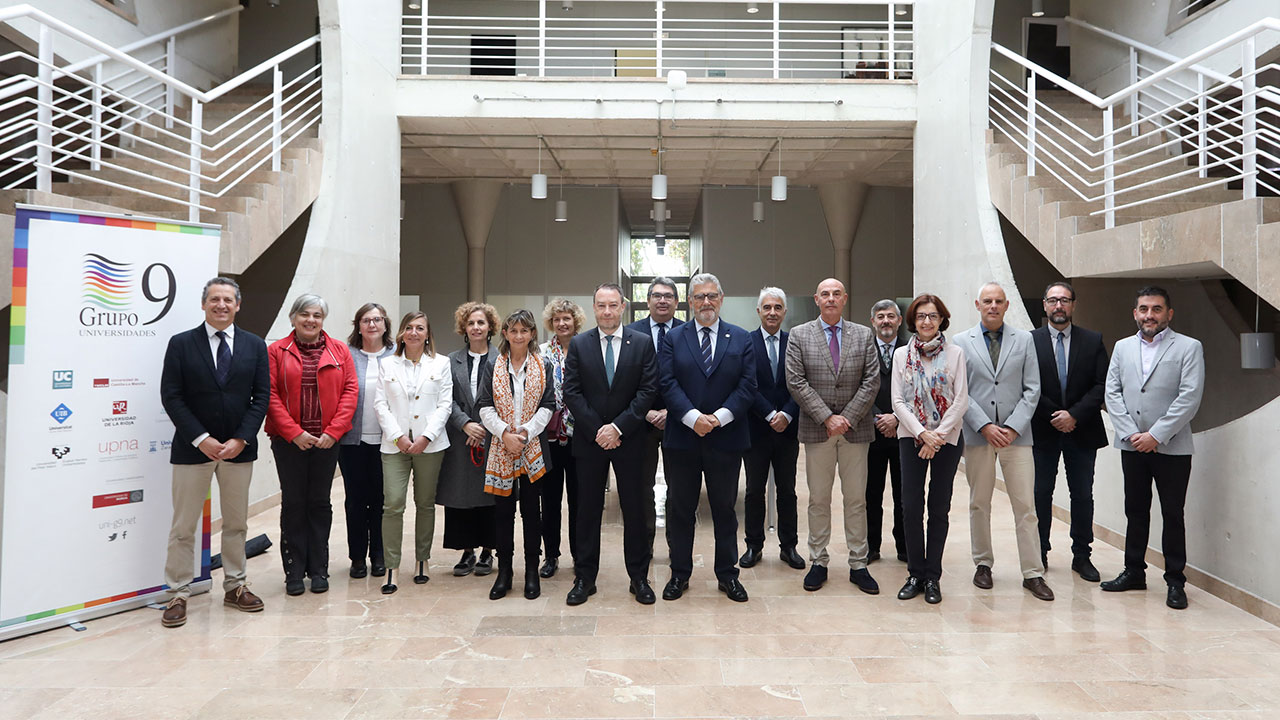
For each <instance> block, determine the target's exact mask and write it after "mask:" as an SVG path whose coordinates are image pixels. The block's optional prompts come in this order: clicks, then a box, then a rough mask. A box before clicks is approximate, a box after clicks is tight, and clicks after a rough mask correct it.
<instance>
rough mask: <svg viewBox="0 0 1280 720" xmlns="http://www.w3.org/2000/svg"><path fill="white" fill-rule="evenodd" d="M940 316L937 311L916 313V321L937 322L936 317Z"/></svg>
mask: <svg viewBox="0 0 1280 720" xmlns="http://www.w3.org/2000/svg"><path fill="white" fill-rule="evenodd" d="M940 317H942V316H941V315H939V314H938V313H917V314H916V322H918V323H919V322H938V318H940Z"/></svg>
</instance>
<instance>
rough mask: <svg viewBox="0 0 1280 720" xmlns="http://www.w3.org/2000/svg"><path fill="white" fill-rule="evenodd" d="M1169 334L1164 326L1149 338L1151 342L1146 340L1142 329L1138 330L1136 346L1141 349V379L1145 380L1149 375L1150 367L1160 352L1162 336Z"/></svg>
mask: <svg viewBox="0 0 1280 720" xmlns="http://www.w3.org/2000/svg"><path fill="white" fill-rule="evenodd" d="M1168 334H1169V328H1167V327H1166V328H1165V329H1163V330H1161V331H1160V332H1158V333H1156V336H1155V337H1153V338H1151V342H1147V338H1146V337H1145V336H1143V334H1142V331H1141V330H1139V331H1138V347H1139V348H1141V350H1142V381H1143V382H1146V381H1147V378H1149V377H1151V368H1152V367H1154V366H1155V362H1156V355H1158V354H1160V343H1162V342H1164V337H1165V336H1166V335H1168Z"/></svg>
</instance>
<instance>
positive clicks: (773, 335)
mask: <svg viewBox="0 0 1280 720" xmlns="http://www.w3.org/2000/svg"><path fill="white" fill-rule="evenodd" d="M760 335H762V336H763V337H764V339H766V340H768V339H769V338H777V339H778V342H782V328H778V332H776V333H771V332H768V331H766V330H765V329H764V328H763V327H761V328H760Z"/></svg>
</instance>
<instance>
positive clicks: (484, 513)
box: [442, 505, 497, 550]
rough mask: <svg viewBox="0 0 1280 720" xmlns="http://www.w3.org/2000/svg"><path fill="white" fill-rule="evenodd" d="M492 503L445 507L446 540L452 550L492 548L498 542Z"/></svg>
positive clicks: (444, 543)
mask: <svg viewBox="0 0 1280 720" xmlns="http://www.w3.org/2000/svg"><path fill="white" fill-rule="evenodd" d="M494 517H495V516H494V510H493V506H492V505H481V506H479V507H469V508H453V507H448V506H445V509H444V542H443V543H442V544H443V545H444V546H445V547H446V548H448V549H450V550H475V549H476V548H492V547H493V546H494V545H495V544H496V537H495V535H494V533H495V527H496V522H497V521H496V520H494Z"/></svg>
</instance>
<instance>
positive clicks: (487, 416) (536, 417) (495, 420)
mask: <svg viewBox="0 0 1280 720" xmlns="http://www.w3.org/2000/svg"><path fill="white" fill-rule="evenodd" d="M468 352H469V351H468ZM530 366H533V367H530ZM529 370H533V371H534V372H542V371H543V365H542V361H541V359H540V358H539V356H538V355H535V354H534V353H529V354H528V355H525V357H524V362H523V363H521V365H520V367H518V368H511V404H512V407H514V408H515V411H516V421H517V423H516V426H515V427H516V430H515V431H516V432H518V431H520V430H524V431H525V432H527V433H528V435H529V441H530V442H537V440H538V436H539V435H541V434H542V431H543V430H545V429H547V423H549V422H551V411H550V410H548V409H547V408H544V407H540V408H538V410H537V412H535V413H534V414H533V417H531V418H529V419H528V420H526V421H524V422H523V423H520V422H519V420H520V413H522V412H524V379H525V374H526V372H527V371H529ZM494 381H495V382H501V379H499V378H494ZM480 422H482V423H484V427H485V429H486V430H488V431H489V432H491V433H493V436H494V437H495V438H497V439H498V440H502V433H504V432H506V431H507V429H508V428H510V427H511V425H508V424H507V421H506V420H503V419H502V418H501V417H499V416H498V409H497V408H495V407H482V408H480Z"/></svg>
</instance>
